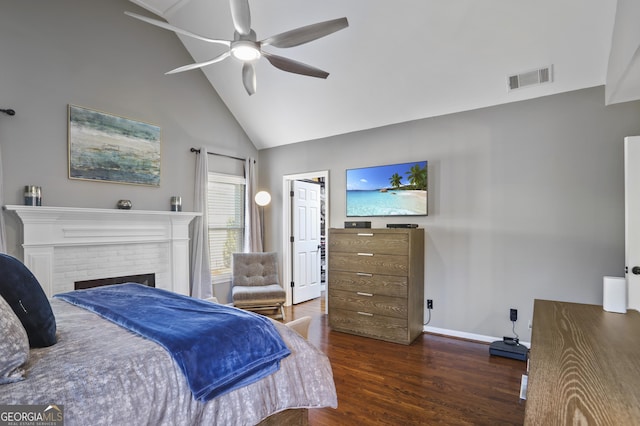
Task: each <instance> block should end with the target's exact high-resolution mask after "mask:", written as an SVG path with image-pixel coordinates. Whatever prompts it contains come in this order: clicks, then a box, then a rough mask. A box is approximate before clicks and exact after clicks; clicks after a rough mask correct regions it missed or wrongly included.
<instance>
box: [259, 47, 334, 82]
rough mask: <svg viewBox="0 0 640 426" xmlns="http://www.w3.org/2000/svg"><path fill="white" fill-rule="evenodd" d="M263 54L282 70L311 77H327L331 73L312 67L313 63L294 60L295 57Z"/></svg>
mask: <svg viewBox="0 0 640 426" xmlns="http://www.w3.org/2000/svg"><path fill="white" fill-rule="evenodd" d="M262 56H264V57H265V58H267V60H268V61H269V62H271V65H273V66H274V67H276V68H278V69H281V70H282V71H286V72H291V73H294V74H300V75H306V76H309V77H317V78H327V77H329V73H328V72H326V71H322V70H321V69H319V68H315V67H312V66H311V65H306V64H303V63H302V62H298V61H294V60H293V59H289V58H283V57H282V56H277V55H272V54H271V53H267V52H264V51H263V52H262Z"/></svg>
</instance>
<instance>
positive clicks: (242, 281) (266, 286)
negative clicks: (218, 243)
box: [231, 253, 286, 319]
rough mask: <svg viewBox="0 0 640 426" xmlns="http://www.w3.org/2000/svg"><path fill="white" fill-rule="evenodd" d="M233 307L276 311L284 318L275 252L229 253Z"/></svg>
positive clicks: (282, 292)
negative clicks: (230, 257) (230, 256)
mask: <svg viewBox="0 0 640 426" xmlns="http://www.w3.org/2000/svg"><path fill="white" fill-rule="evenodd" d="M232 262H233V273H232V277H231V285H232V287H231V297H232V299H233V306H236V307H238V308H241V309H246V310H251V311H262V312H264V311H269V310H273V311H276V312H279V315H277V316H276V317H277V318H282V319H284V308H283V305H284V302H285V297H286V294H285V291H284V289H283V288H282V286H281V285H280V280H279V278H278V255H277V253H233V254H232Z"/></svg>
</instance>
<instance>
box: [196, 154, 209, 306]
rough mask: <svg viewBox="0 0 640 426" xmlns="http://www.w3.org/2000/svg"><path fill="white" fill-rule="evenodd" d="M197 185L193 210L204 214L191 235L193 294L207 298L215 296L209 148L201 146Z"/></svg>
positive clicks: (197, 165) (197, 220)
mask: <svg viewBox="0 0 640 426" xmlns="http://www.w3.org/2000/svg"><path fill="white" fill-rule="evenodd" d="M196 157H197V160H196V185H195V197H194V200H193V210H194V211H195V212H200V213H202V216H199V217H196V218H195V219H194V220H193V228H192V232H193V235H192V236H191V296H193V297H197V298H200V299H206V298H208V297H211V296H213V287H212V283H211V268H210V267H209V259H210V257H209V236H208V230H209V221H208V219H207V182H208V180H209V161H208V158H207V149H206V148H205V147H202V148H200V153H199V154H198V155H197V156H196Z"/></svg>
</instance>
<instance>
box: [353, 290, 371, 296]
mask: <svg viewBox="0 0 640 426" xmlns="http://www.w3.org/2000/svg"><path fill="white" fill-rule="evenodd" d="M356 294H357V295H358V296H368V297H373V294H371V293H363V292H361V291H358V292H356Z"/></svg>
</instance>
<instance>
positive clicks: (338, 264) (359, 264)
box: [329, 252, 409, 276]
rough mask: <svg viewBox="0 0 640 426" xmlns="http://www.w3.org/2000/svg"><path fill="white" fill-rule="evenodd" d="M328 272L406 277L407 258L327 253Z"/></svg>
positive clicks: (386, 255)
mask: <svg viewBox="0 0 640 426" xmlns="http://www.w3.org/2000/svg"><path fill="white" fill-rule="evenodd" d="M329 270H330V271H351V272H363V273H370V274H381V275H404V276H406V275H407V274H408V272H409V257H408V256H398V255H390V254H377V253H375V254H374V253H335V252H333V253H332V252H329Z"/></svg>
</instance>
